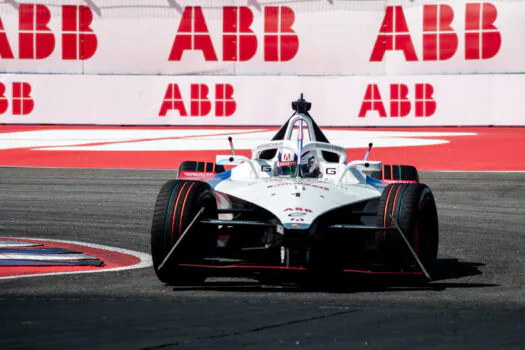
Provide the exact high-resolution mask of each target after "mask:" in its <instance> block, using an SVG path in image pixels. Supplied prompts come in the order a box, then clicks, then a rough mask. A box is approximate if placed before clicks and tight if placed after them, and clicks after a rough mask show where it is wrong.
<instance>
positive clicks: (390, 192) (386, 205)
mask: <svg viewBox="0 0 525 350" xmlns="http://www.w3.org/2000/svg"><path fill="white" fill-rule="evenodd" d="M394 187H395V186H392V187H390V189H389V190H388V195H387V196H386V202H385V210H384V211H383V227H386V213H387V212H388V200H389V199H390V194H392V190H393V189H394ZM385 234H386V232H383V239H384V238H385Z"/></svg>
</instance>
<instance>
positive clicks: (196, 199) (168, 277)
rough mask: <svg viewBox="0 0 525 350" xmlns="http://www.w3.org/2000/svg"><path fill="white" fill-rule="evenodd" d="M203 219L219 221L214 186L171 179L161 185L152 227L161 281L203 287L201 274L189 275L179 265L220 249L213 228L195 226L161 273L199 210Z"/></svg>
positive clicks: (152, 251) (154, 250)
mask: <svg viewBox="0 0 525 350" xmlns="http://www.w3.org/2000/svg"><path fill="white" fill-rule="evenodd" d="M202 207H204V208H205V211H204V213H203V215H202V217H201V218H203V217H207V218H217V203H216V200H215V196H214V195H213V191H212V189H211V187H210V186H209V185H208V184H207V183H205V182H201V181H191V180H170V181H168V182H166V183H165V184H164V186H162V188H161V190H160V192H159V195H158V197H157V201H156V204H155V210H154V213H153V222H152V227H151V255H152V258H153V268H154V270H155V273H156V274H157V277H158V278H159V280H161V281H162V282H164V283H168V284H173V285H181V284H182V285H184V284H191V285H194V284H200V283H203V282H204V280H205V279H206V275H205V274H202V273H189V272H188V270H184V268H181V267H179V266H177V264H178V263H180V262H191V261H194V260H195V259H196V258H203V257H205V256H209V255H210V254H211V253H212V252H213V250H214V249H215V248H216V246H217V230H216V228H215V227H214V226H213V225H209V226H206V227H203V225H199V224H198V223H195V224H194V226H193V227H192V231H191V232H189V233H188V235H186V236H185V238H184V241H182V242H181V244H183V245H184V247H181V248H182V249H181V250H180V252H181V253H179V254H178V255H177V256H172V257H171V258H170V260H169V262H168V263H167V264H166V265H165V266H163V268H162V269H161V270H159V266H160V264H161V263H162V262H163V261H164V259H165V258H166V256H167V255H168V253H169V252H170V250H171V248H172V247H173V246H174V245H175V243H176V242H177V241H178V240H179V239H180V237H181V235H182V234H183V233H184V231H185V230H186V228H187V227H188V225H189V224H190V223H191V221H193V219H194V218H195V216H196V215H197V213H198V212H199V210H200V209H201V208H202Z"/></svg>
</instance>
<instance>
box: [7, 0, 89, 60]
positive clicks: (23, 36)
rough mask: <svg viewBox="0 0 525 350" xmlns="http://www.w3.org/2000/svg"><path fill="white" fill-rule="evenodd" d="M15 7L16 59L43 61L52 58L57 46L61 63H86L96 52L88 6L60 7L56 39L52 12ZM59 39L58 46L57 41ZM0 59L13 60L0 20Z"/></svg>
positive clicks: (35, 7)
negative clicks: (58, 33) (58, 31)
mask: <svg viewBox="0 0 525 350" xmlns="http://www.w3.org/2000/svg"><path fill="white" fill-rule="evenodd" d="M17 6H18V21H19V29H18V58H19V59H23V60H42V59H45V58H48V57H49V56H51V54H52V53H53V52H54V51H55V47H56V46H60V47H61V48H62V59H63V60H87V59H89V58H91V57H93V55H94V54H95V52H96V51H97V36H96V34H95V33H94V32H93V30H92V29H91V24H92V21H93V12H91V10H90V8H89V7H87V6H83V5H80V6H75V5H63V6H62V32H61V34H62V35H61V36H60V37H59V36H57V35H56V33H53V32H52V31H51V29H50V28H49V23H50V22H51V18H52V15H51V11H50V10H49V8H48V6H45V5H41V4H36V5H35V4H17ZM57 40H61V43H59V45H57V43H56V41H57ZM0 58H1V59H15V54H14V51H13V46H12V44H11V43H10V42H9V40H8V38H7V34H6V32H5V29H4V25H3V23H2V18H1V17H0Z"/></svg>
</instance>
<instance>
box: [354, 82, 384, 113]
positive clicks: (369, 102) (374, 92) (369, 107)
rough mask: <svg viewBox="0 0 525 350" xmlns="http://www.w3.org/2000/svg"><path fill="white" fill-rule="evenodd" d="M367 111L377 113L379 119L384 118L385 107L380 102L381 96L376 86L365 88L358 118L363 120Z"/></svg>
mask: <svg viewBox="0 0 525 350" xmlns="http://www.w3.org/2000/svg"><path fill="white" fill-rule="evenodd" d="M369 111H377V112H378V113H379V116H380V117H383V118H384V117H386V111H385V106H384V105H383V101H382V100H381V94H380V93H379V88H378V87H377V85H376V84H369V85H368V87H367V88H366V92H365V98H364V99H363V103H362V104H361V110H360V111H359V117H360V118H364V117H366V114H367V113H368V112H369Z"/></svg>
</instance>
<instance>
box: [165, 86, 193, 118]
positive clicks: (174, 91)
mask: <svg viewBox="0 0 525 350" xmlns="http://www.w3.org/2000/svg"><path fill="white" fill-rule="evenodd" d="M173 109H175V110H178V111H179V115H180V116H181V117H187V116H188V113H187V112H186V106H184V101H183V100H182V95H181V94H180V90H179V85H177V84H169V85H168V89H167V90H166V95H164V100H163V101H162V105H161V106H160V112H159V117H165V116H166V114H167V113H168V111H169V110H173Z"/></svg>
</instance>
